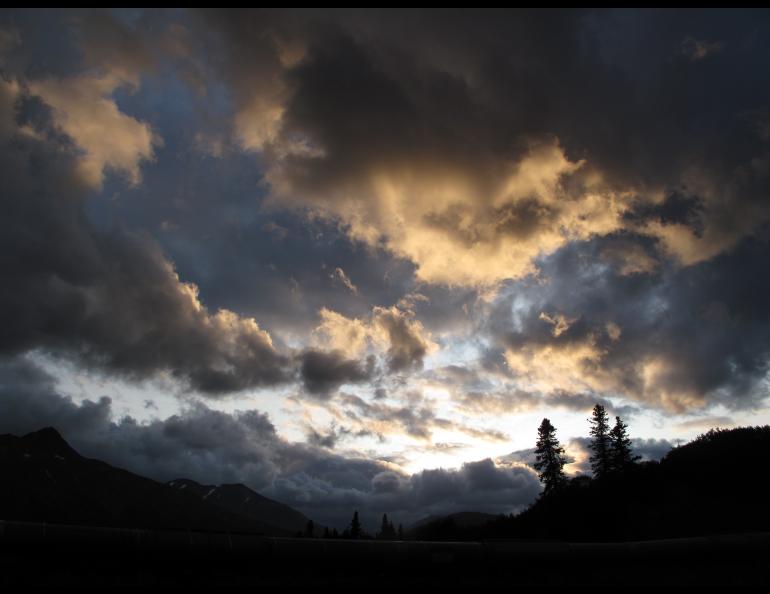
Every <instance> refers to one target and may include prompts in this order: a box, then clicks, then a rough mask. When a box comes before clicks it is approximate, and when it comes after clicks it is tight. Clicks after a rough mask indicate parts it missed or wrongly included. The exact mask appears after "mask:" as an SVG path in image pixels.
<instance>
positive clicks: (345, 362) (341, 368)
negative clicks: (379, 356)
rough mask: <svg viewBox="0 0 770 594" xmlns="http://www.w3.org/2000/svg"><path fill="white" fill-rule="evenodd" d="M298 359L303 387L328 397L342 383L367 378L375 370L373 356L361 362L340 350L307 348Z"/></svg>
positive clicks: (357, 381) (355, 381) (352, 382)
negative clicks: (346, 356) (349, 357)
mask: <svg viewBox="0 0 770 594" xmlns="http://www.w3.org/2000/svg"><path fill="white" fill-rule="evenodd" d="M300 360H301V365H300V377H301V378H302V383H303V385H304V386H305V389H306V390H307V391H308V392H310V393H311V394H314V395H317V396H321V397H328V396H329V394H330V393H331V392H333V391H334V390H336V389H337V388H339V387H340V386H342V385H344V384H354V383H360V382H363V381H366V380H369V379H371V378H372V376H373V374H374V371H375V369H374V365H375V363H374V358H373V357H371V356H370V357H369V358H367V360H366V362H365V363H362V362H360V361H357V360H353V359H346V358H345V355H344V353H342V352H341V351H329V352H323V351H314V350H308V351H305V352H304V353H302V355H300Z"/></svg>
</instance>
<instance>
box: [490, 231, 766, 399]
mask: <svg viewBox="0 0 770 594" xmlns="http://www.w3.org/2000/svg"><path fill="white" fill-rule="evenodd" d="M608 241H610V242H611V241H612V239H611V238H610V239H608V240H596V241H594V242H591V243H588V244H580V245H574V246H571V247H570V248H569V249H565V250H563V251H562V252H560V253H559V254H557V255H556V256H554V257H552V258H551V259H549V260H548V261H547V262H544V263H543V278H544V279H547V281H546V282H536V283H534V282H533V283H528V282H522V283H519V284H517V285H516V286H515V289H514V290H513V291H514V292H515V295H516V297H515V298H513V299H511V298H505V299H502V300H501V302H500V304H499V305H498V309H497V310H496V313H494V314H493V315H492V316H491V317H490V321H489V324H490V326H489V329H490V331H491V332H492V334H494V335H496V336H498V337H499V338H500V340H501V344H502V345H504V348H506V349H509V350H510V351H511V352H513V353H514V354H516V353H530V354H531V355H532V357H533V359H532V365H533V367H534V366H536V363H537V361H536V358H537V356H540V357H541V358H542V356H544V354H548V355H549V356H550V357H551V358H552V359H555V355H554V354H561V355H563V357H564V358H567V359H569V360H570V361H572V362H574V364H575V366H574V367H569V368H565V370H566V372H568V373H571V374H573V377H572V379H573V380H574V381H577V382H581V381H583V382H585V383H587V384H589V386H590V387H592V388H593V389H594V390H595V391H598V392H602V391H604V392H605V393H608V394H620V395H623V396H626V397H631V398H634V399H636V400H638V401H640V402H642V403H645V404H648V405H653V406H659V407H663V408H668V409H673V410H680V411H682V410H687V409H692V408H698V407H700V406H703V405H707V404H709V403H718V402H721V403H723V404H725V405H727V406H729V407H734V408H738V407H752V406H755V405H756V404H757V403H758V402H760V401H761V400H762V399H764V398H765V397H766V396H767V389H766V386H765V384H764V378H765V377H766V374H767V371H768V363H767V361H768V357H770V343H769V342H768V340H767V335H768V324H770V309H768V307H767V303H768V299H769V298H770V285H768V283H767V282H766V281H765V279H766V275H763V274H758V271H759V270H761V269H762V268H763V267H764V266H765V263H766V262H767V261H768V258H770V243H768V242H767V241H766V240H765V239H761V238H760V239H753V238H752V239H746V240H744V241H742V242H741V243H740V244H739V245H738V246H737V247H736V248H735V249H734V250H733V251H731V252H730V253H728V254H724V255H721V256H718V257H716V258H714V259H712V260H710V261H708V262H703V263H700V264H697V265H693V266H690V267H687V268H681V267H677V266H663V267H661V268H660V269H659V270H656V271H655V272H646V273H642V272H637V273H634V274H627V273H623V271H622V270H619V269H617V268H616V267H614V266H612V265H611V266H609V267H608V266H607V264H606V261H605V260H604V259H603V258H602V256H601V254H602V253H604V249H605V247H604V246H605V244H606V243H607V242H608ZM752 271H753V272H752ZM511 294H512V295H513V294H514V293H513V292H512V293H511ZM516 300H518V303H519V304H518V305H515V304H514V302H516ZM544 311H545V312H551V313H550V314H547V315H549V316H552V315H556V314H555V313H554V312H558V313H559V314H560V315H561V316H563V318H564V319H566V320H568V322H569V323H567V324H566V328H564V329H563V330H562V331H561V332H559V333H558V334H556V326H555V325H554V324H552V323H550V322H548V321H547V319H546V318H544V317H543V315H542V314H543V312H544ZM548 319H551V318H550V317H549V318H548ZM504 328H513V331H508V332H505V331H500V329H504ZM514 375H515V374H514Z"/></svg>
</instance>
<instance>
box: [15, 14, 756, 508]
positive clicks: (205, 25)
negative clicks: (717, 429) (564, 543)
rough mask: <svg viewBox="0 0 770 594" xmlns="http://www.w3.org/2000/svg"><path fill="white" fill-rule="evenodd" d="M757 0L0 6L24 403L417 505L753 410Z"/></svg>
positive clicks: (501, 495) (229, 468)
mask: <svg viewBox="0 0 770 594" xmlns="http://www.w3.org/2000/svg"><path fill="white" fill-rule="evenodd" d="M768 16H769V15H768V13H766V12H760V11H757V12H750V13H748V12H733V11H717V12H709V11H699V12H695V11H608V10H590V11H578V10H574V11H573V10H569V11H502V10H499V11H497V10H496V11H481V10H478V11H475V10H474V11H454V10H450V11H417V10H403V11H395V10H390V11H363V10H359V11H356V10H326V11H320V10H318V11H316V10H305V11H296V10H295V11H284V10H238V11H226V10H205V11H204V10H168V11H167V10H121V11H92V10H83V11H45V12H43V11H34V10H10V9H3V10H2V12H0V210H1V213H0V227H1V228H0V279H2V284H1V285H0V326H1V327H2V333H1V334H0V357H2V365H3V366H4V367H3V369H4V370H5V371H4V373H6V374H11V375H12V376H13V379H12V380H8V381H7V382H6V383H4V384H3V398H4V399H5V400H4V402H3V403H2V404H0V406H2V407H3V410H4V411H8V416H7V419H8V420H7V422H6V428H7V430H13V431H22V430H27V429H35V428H37V427H36V426H35V425H42V424H52V425H57V426H61V427H62V428H63V430H65V429H66V430H65V431H64V432H65V433H67V436H68V437H69V438H70V439H72V440H73V442H75V443H76V444H78V445H80V446H82V447H83V448H85V449H86V451H90V452H98V451H99V449H100V448H102V447H107V446H106V445H105V444H108V443H114V444H116V445H114V446H110V447H109V448H108V451H109V456H110V460H111V461H113V462H116V463H121V464H125V465H126V466H129V467H131V468H132V469H135V470H138V471H142V472H147V473H149V474H151V475H152V476H155V477H160V478H164V477H166V476H169V477H170V478H174V477H175V476H180V475H183V474H185V473H187V474H188V475H189V476H191V477H192V478H198V479H199V480H201V481H203V482H207V483H208V482H214V481H217V480H243V481H244V482H248V483H249V484H250V485H251V486H253V487H255V488H258V489H262V490H267V491H269V492H271V493H273V494H275V495H276V496H279V495H280V496H282V497H284V498H285V499H287V501H290V502H293V503H296V504H297V505H300V504H301V502H305V504H303V505H305V507H306V508H307V509H316V507H317V506H320V505H321V504H320V503H318V502H320V501H322V500H323V501H328V502H329V504H328V505H329V506H331V507H329V508H328V509H327V511H324V512H322V513H324V514H327V517H332V516H334V514H338V515H340V516H341V515H342V514H343V510H344V511H345V513H347V510H348V508H350V507H351V506H353V505H358V506H360V507H361V508H362V509H371V510H375V509H381V510H382V511H389V510H396V509H399V510H402V512H403V513H404V514H405V515H407V516H410V517H411V516H415V517H416V516H419V515H420V514H421V513H423V512H425V513H427V512H436V511H439V510H444V511H446V510H450V509H462V508H465V507H474V506H478V505H481V503H480V501H481V500H480V499H477V498H475V494H476V493H477V492H484V493H487V494H486V495H485V497H486V498H487V499H486V500H488V501H490V502H497V503H495V504H494V505H493V506H492V507H493V508H494V509H493V510H492V508H489V509H490V510H492V511H495V510H499V511H506V510H508V511H510V510H513V509H515V508H517V507H518V506H520V505H523V504H524V502H525V501H526V500H528V499H527V498H528V497H529V498H531V497H532V496H534V494H535V493H536V492H537V489H536V488H535V487H536V485H535V487H533V484H532V482H531V477H532V475H531V472H530V471H529V470H528V469H527V468H526V467H525V466H522V460H523V458H522V459H521V460H517V459H514V458H515V457H514V458H511V457H510V456H508V457H506V455H507V454H506V452H511V451H514V452H517V451H519V452H520V451H527V450H528V448H531V445H532V443H531V442H532V441H533V440H534V435H535V433H534V432H535V428H536V427H537V424H538V423H539V420H540V419H541V418H542V417H543V416H546V414H547V415H548V416H549V418H551V419H552V421H554V423H555V424H556V426H557V428H559V432H560V433H559V434H560V436H562V438H563V439H564V441H565V443H569V444H571V445H570V447H571V449H572V451H571V452H570V455H572V456H573V458H574V459H575V462H574V463H573V464H574V466H573V470H580V469H581V468H582V466H580V464H582V463H583V462H584V451H583V450H581V449H580V447H579V446H580V444H581V443H582V442H581V441H580V439H582V438H583V437H584V433H585V418H586V414H587V411H589V410H590V408H591V407H592V406H593V404H595V403H601V404H603V405H604V406H605V407H606V408H607V409H608V410H610V411H611V412H612V413H614V414H617V415H620V416H622V417H623V418H624V419H627V420H629V422H630V426H631V429H632V432H633V434H634V436H635V437H636V438H637V439H638V441H637V442H636V443H637V447H638V449H639V451H643V450H644V448H647V449H649V450H650V451H651V452H652V451H653V450H656V452H658V453H650V455H649V457H656V456H657V455H658V454H659V453H660V448H661V447H662V445H661V444H664V445H665V444H669V443H674V442H675V441H676V440H677V439H680V438H681V437H683V436H684V437H688V436H692V435H693V434H694V433H695V432H696V431H698V430H705V429H706V428H707V426H708V425H709V423H710V424H714V423H719V424H731V423H736V422H739V421H740V420H741V419H749V418H752V415H753V416H754V418H758V417H761V418H765V417H766V415H767V398H768V362H770V339H768V336H770V332H769V330H770V307H769V306H768V303H770V299H769V298H768V297H770V284H768V281H767V275H766V274H765V270H766V268H767V262H768V260H769V259H770V244H769V243H768V239H769V238H770V236H769V235H768V230H769V229H770V202H769V201H768V192H769V191H770V149H769V148H768V142H769V141H770V80H769V79H768V77H767V76H766V75H765V70H766V68H765V64H766V61H767V57H768V54H769V53H770V48H768V41H767V40H768V39H770V35H768V33H770V31H768V29H770V19H769V18H768ZM33 362H37V363H34V364H33ZM34 365H43V366H44V367H45V370H43V369H42V368H38V367H35V366H34ZM41 374H42V375H41ZM46 374H48V375H46ZM51 374H55V375H56V376H55V377H53V376H51ZM9 377H10V376H9ZM24 378H27V379H24ZM126 385H128V386H131V391H130V394H129V395H125V394H123V393H122V392H121V388H120V386H126ZM78 386H80V388H78ZM97 386H98V388H97ZM78 390H80V392H78ZM68 398H72V399H70V400H68ZM105 398H106V399H105ZM134 400H135V401H134ZM145 401H151V402H153V403H156V402H157V403H159V404H153V406H145V405H144V402H145ZM11 403H12V404H11ZM24 403H28V406H27V407H26V408H25V406H26V405H24ZM119 407H120V408H119ZM25 410H26V411H28V413H27V416H26V417H24V416H23V415H22V412H23V411H25ZM124 410H128V411H130V413H131V415H132V416H130V418H129V417H125V416H124V412H123V411H124ZM236 410H238V411H240V412H235V411H236ZM11 411H16V412H15V413H14V414H11ZM111 432H112V433H111ZM107 435H111V436H112V437H115V436H121V437H120V439H115V440H114V442H110V440H111V439H112V437H110V438H108V437H107ZM661 440H662V441H661ZM137 444H143V445H137ZM89 448H90V449H89ZM121 448H125V449H127V450H130V451H132V452H141V453H140V454H131V455H130V456H129V454H127V453H123V454H121ZM656 448H657V449H656ZM122 456H129V457H128V458H125V457H122ZM493 460H494V461H493ZM581 460H582V461H583V462H581ZM438 467H444V468H448V469H450V470H432V469H435V468H438ZM175 470H176V471H175ZM492 492H494V493H492ZM506 498H507V499H506ZM504 501H508V503H507V504H504ZM490 505H492V504H490ZM334 506H336V507H334ZM506 506H507V507H506ZM332 507H334V509H335V510H336V511H334V512H333V513H332V511H329V510H331V508H332ZM318 509H320V507H319V508H318ZM319 513H321V512H319ZM410 514H411V515H410ZM334 517H336V516H334Z"/></svg>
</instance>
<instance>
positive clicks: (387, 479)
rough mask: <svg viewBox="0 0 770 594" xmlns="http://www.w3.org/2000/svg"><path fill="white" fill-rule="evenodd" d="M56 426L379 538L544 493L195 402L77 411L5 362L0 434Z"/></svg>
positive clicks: (506, 474)
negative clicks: (323, 439) (134, 413)
mask: <svg viewBox="0 0 770 594" xmlns="http://www.w3.org/2000/svg"><path fill="white" fill-rule="evenodd" d="M49 425H50V426H54V427H56V428H58V429H59V430H60V431H61V432H62V434H63V435H64V437H65V438H66V439H68V440H69V441H70V443H71V444H72V445H73V446H74V447H75V448H76V449H77V450H78V451H79V452H81V453H82V454H83V455H86V456H91V457H95V458H99V459H102V460H105V461H107V462H109V463H111V464H115V465H117V466H120V467H123V468H127V469H129V470H132V471H134V472H138V473H141V474H144V475H146V476H150V477H151V478H155V479H157V480H162V481H166V480H171V479H174V478H179V477H188V478H192V479H194V480H198V481H200V482H203V483H207V484H209V483H221V482H244V483H246V484H247V485H249V486H250V487H252V488H254V489H257V490H259V491H260V492H262V493H264V494H266V495H269V496H273V497H276V498H278V499H280V500H282V501H285V502H286V503H289V504H290V505H293V506H295V507H297V508H299V509H301V510H302V511H303V512H305V513H308V514H309V515H311V516H312V517H314V518H315V519H316V520H318V521H322V522H324V523H329V524H331V525H336V526H338V527H339V528H344V527H345V525H346V523H347V522H348V521H349V519H350V516H351V514H352V511H353V509H359V510H360V511H361V512H362V514H364V515H365V516H367V517H366V521H367V523H371V528H372V529H374V523H375V522H376V521H377V519H378V518H379V517H380V515H381V514H382V512H383V511H384V512H388V513H391V514H393V515H395V518H396V519H397V521H401V522H404V523H405V524H406V523H408V522H412V521H415V520H417V519H419V518H422V517H425V516H427V515H430V514H432V513H443V512H450V511H459V510H462V509H469V508H472V509H480V510H482V511H490V512H509V511H513V510H516V509H520V508H521V507H523V506H525V505H527V504H528V503H529V502H530V501H531V500H532V499H533V498H534V497H535V496H536V495H537V493H538V492H539V482H538V481H537V477H536V476H535V475H534V473H533V472H532V471H530V470H528V469H526V468H523V467H519V466H514V467H498V466H495V465H494V464H493V463H492V462H491V461H490V460H482V461H479V462H473V463H468V464H465V465H463V466H462V467H461V468H460V469H459V470H442V469H439V470H426V471H422V472H420V473H418V474H415V475H411V476H410V475H406V474H403V473H401V472H398V471H396V470H394V469H393V468H392V467H390V466H389V465H387V464H386V463H384V462H378V461H376V460H366V459H361V458H351V457H344V456H341V455H336V454H332V453H330V452H329V451H328V450H327V449H326V448H319V447H316V446H315V445H313V444H299V443H291V442H288V441H286V440H284V439H283V438H281V437H280V436H279V435H278V434H277V432H276V430H275V427H274V426H273V424H272V423H271V422H270V420H269V419H268V417H267V416H266V415H264V414H262V413H260V412H258V411H242V412H235V413H232V414H228V413H224V412H219V411H215V410H212V409H210V408H208V407H207V406H205V405H204V404H200V403H198V404H191V405H190V406H188V407H187V408H186V409H184V410H183V411H182V412H180V413H178V414H175V415H172V416H170V417H168V418H166V419H164V420H153V421H150V422H148V423H138V422H137V421H136V420H134V419H132V418H131V417H124V418H122V419H114V418H113V411H112V408H111V400H110V398H108V397H103V398H101V399H100V400H99V401H98V402H92V401H88V400H86V401H84V402H82V403H79V404H78V403H75V402H73V401H72V400H71V399H69V398H67V397H64V396H62V395H60V394H59V393H58V392H57V389H56V382H55V380H54V379H53V378H52V377H51V376H49V375H48V374H46V373H45V372H43V371H42V370H41V369H40V368H38V367H37V366H36V365H35V364H34V363H32V362H31V361H29V360H27V359H14V360H11V361H9V360H5V361H3V362H2V363H0V432H12V433H16V434H22V433H25V432H28V431H33V430H37V429H39V428H41V427H43V426H49ZM321 445H327V444H321Z"/></svg>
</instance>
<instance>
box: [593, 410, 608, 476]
mask: <svg viewBox="0 0 770 594" xmlns="http://www.w3.org/2000/svg"><path fill="white" fill-rule="evenodd" d="M588 422H589V423H590V424H591V437H592V438H593V439H592V440H591V445H590V446H589V447H590V449H591V471H592V472H593V473H594V477H596V478H602V477H604V476H607V474H608V473H609V471H610V423H609V417H608V416H607V411H606V410H605V409H604V407H603V406H602V405H601V404H597V405H596V406H594V409H593V412H592V414H591V418H590V419H588Z"/></svg>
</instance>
